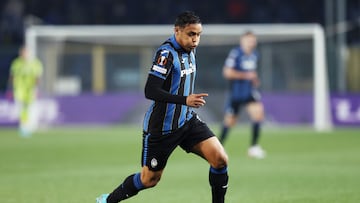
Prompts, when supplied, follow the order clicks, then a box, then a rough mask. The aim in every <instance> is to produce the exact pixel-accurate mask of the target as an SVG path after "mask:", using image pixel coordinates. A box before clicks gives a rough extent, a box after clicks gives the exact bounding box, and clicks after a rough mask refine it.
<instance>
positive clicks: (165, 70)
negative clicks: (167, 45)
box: [149, 49, 173, 79]
mask: <svg viewBox="0 0 360 203" xmlns="http://www.w3.org/2000/svg"><path fill="white" fill-rule="evenodd" d="M172 66H173V55H172V53H171V51H169V50H167V49H159V50H158V51H157V52H156V54H155V57H154V60H153V65H152V67H151V69H150V73H149V74H152V75H155V76H157V77H159V78H162V79H166V78H167V76H168V75H169V74H170V72H171V68H172Z"/></svg>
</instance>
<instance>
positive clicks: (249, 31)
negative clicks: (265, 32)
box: [241, 30, 255, 37]
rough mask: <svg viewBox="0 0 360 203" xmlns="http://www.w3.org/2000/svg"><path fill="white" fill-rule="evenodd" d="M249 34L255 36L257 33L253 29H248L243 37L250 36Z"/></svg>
mask: <svg viewBox="0 0 360 203" xmlns="http://www.w3.org/2000/svg"><path fill="white" fill-rule="evenodd" d="M249 35H252V36H255V33H254V32H253V31H251V30H247V31H245V32H244V33H243V34H242V35H241V37H245V36H249Z"/></svg>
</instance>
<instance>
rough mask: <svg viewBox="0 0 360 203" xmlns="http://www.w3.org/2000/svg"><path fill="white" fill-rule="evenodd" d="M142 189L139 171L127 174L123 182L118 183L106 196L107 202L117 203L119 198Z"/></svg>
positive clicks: (121, 198)
mask: <svg viewBox="0 0 360 203" xmlns="http://www.w3.org/2000/svg"><path fill="white" fill-rule="evenodd" d="M142 189H144V185H143V184H142V183H141V179H140V173H136V174H132V175H130V176H128V177H127V178H126V179H125V180H124V182H123V183H122V184H121V185H119V187H117V188H116V189H115V190H114V191H113V192H112V193H110V194H109V196H108V198H107V203H117V202H120V201H121V200H124V199H127V198H130V197H132V196H134V195H136V194H137V193H138V192H139V191H140V190H142Z"/></svg>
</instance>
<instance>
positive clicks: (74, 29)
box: [25, 24, 332, 131]
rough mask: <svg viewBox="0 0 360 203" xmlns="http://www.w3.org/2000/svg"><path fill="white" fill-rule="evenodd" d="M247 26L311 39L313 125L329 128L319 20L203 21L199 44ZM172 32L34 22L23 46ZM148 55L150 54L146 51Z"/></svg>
mask: <svg viewBox="0 0 360 203" xmlns="http://www.w3.org/2000/svg"><path fill="white" fill-rule="evenodd" d="M248 30H251V31H253V32H254V33H255V34H256V35H257V36H258V38H259V41H286V40H296V39H307V40H311V41H312V44H313V46H312V52H313V109H314V110H313V112H314V115H313V119H314V120H313V126H314V128H315V129H316V130H318V131H327V130H330V129H332V118H331V111H330V110H331V108H330V99H329V87H328V74H327V64H326V51H325V35H324V30H323V28H322V27H321V26H320V25H318V24H205V25H203V34H202V37H201V46H220V45H234V42H235V43H236V42H238V39H239V36H240V34H241V33H243V32H244V31H248ZM172 33H173V25H119V26H103V25H94V26H50V25H46V26H43V25H36V26H31V27H29V28H28V29H27V30H26V35H25V38H26V46H27V47H28V48H29V50H30V51H31V53H33V54H34V55H36V56H38V55H39V39H40V38H43V39H44V38H45V39H49V40H54V41H59V42H61V41H64V40H70V41H76V42H90V43H94V44H97V43H99V44H110V45H111V44H112V45H117V46H148V47H152V46H158V45H159V44H160V43H161V42H162V41H163V40H164V39H166V37H168V36H170V35H171V34H172ZM150 51H151V50H150ZM95 52H96V51H95ZM97 52H100V53H101V49H98V50H97ZM147 57H148V58H149V53H147ZM150 57H151V56H150ZM99 60H100V61H101V60H102V58H101V57H100V58H99V59H98V61H99ZM95 61H96V60H95ZM98 72H99V71H98ZM100 72H101V71H100ZM99 81H100V82H101V81H103V78H102V79H99ZM99 86H100V87H102V86H101V85H99ZM100 91H101V90H100Z"/></svg>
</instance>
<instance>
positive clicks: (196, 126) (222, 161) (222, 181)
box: [180, 116, 229, 203]
mask: <svg viewBox="0 0 360 203" xmlns="http://www.w3.org/2000/svg"><path fill="white" fill-rule="evenodd" d="M190 122H191V124H190V126H191V127H190V128H189V130H188V131H187V137H186V139H184V140H183V141H182V143H181V144H180V146H181V147H182V148H183V149H185V150H186V151H187V152H193V153H195V154H197V155H199V156H201V157H202V158H204V159H205V160H207V161H208V162H209V164H210V170H209V183H210V186H211V192H212V202H213V203H223V202H224V200H225V194H226V190H227V184H228V179H229V177H228V173H227V163H228V156H227V154H226V152H225V149H224V147H223V146H222V145H221V143H220V142H219V140H218V139H217V138H216V136H215V135H214V133H213V132H212V131H211V130H210V129H209V128H208V126H207V125H206V124H205V123H204V122H202V121H201V120H200V119H199V117H198V116H196V117H195V118H194V119H192V120H190Z"/></svg>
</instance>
